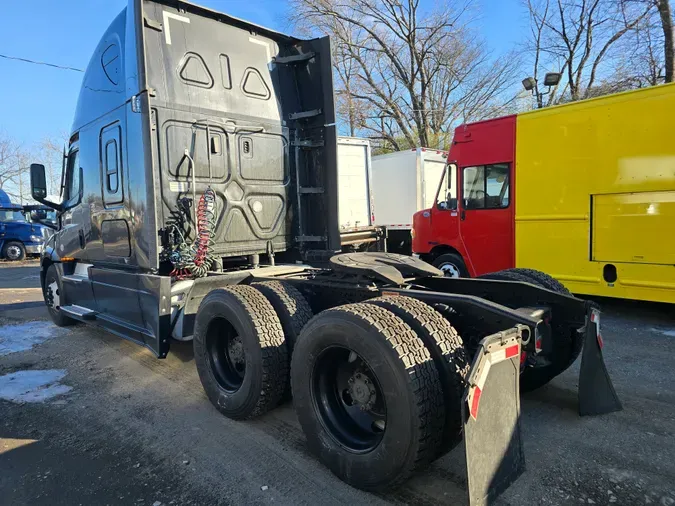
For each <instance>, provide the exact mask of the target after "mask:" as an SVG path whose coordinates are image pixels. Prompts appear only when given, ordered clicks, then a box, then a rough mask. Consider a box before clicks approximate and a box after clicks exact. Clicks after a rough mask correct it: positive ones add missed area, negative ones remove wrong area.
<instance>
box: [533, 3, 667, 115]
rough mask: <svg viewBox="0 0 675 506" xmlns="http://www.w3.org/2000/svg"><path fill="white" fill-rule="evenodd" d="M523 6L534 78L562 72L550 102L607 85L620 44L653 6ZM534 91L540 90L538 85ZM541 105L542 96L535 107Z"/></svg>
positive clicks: (579, 96) (585, 95)
mask: <svg viewBox="0 0 675 506" xmlns="http://www.w3.org/2000/svg"><path fill="white" fill-rule="evenodd" d="M651 1H654V0H651ZM526 8H527V10H528V12H529V17H530V28H531V42H530V45H529V47H528V48H529V50H530V52H531V53H532V54H533V69H534V72H535V79H536V78H537V77H538V75H540V74H541V73H542V72H546V71H559V72H561V73H562V75H563V78H562V81H561V83H560V84H559V85H558V87H556V88H554V89H553V90H551V94H550V95H549V97H548V100H547V102H548V104H551V103H556V102H559V101H565V100H580V99H582V98H589V97H591V96H595V95H597V93H598V91H599V90H597V89H595V88H597V87H598V86H599V85H601V86H599V87H600V89H605V90H606V89H608V84H607V83H608V79H607V78H608V77H611V75H610V74H611V72H612V69H611V67H612V65H613V64H616V59H617V58H618V56H619V51H618V47H619V45H618V42H619V41H621V40H622V38H624V37H626V36H627V34H630V33H632V32H635V31H636V30H637V29H638V27H639V26H640V23H641V22H643V20H645V19H646V18H647V17H648V15H649V13H650V12H651V11H652V8H653V4H649V3H645V2H640V1H632V0H526ZM610 80H611V79H610ZM535 92H536V93H540V88H539V84H538V83H537V86H536V87H535ZM538 96H539V95H538ZM548 104H547V105H548ZM543 105H544V104H543V103H542V101H541V100H540V101H539V103H538V106H539V107H542V106H543Z"/></svg>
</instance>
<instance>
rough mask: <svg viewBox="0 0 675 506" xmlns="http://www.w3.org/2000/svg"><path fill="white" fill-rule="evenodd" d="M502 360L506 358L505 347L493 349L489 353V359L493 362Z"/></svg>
mask: <svg viewBox="0 0 675 506" xmlns="http://www.w3.org/2000/svg"><path fill="white" fill-rule="evenodd" d="M502 360H506V348H502V349H500V350H497V351H493V352H492V353H490V361H491V362H492V363H493V364H496V363H497V362H501V361H502Z"/></svg>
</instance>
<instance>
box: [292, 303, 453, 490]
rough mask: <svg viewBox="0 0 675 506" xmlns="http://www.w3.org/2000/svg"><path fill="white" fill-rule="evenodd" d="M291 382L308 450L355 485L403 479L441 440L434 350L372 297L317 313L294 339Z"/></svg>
mask: <svg viewBox="0 0 675 506" xmlns="http://www.w3.org/2000/svg"><path fill="white" fill-rule="evenodd" d="M291 387H292V390H293V405H294V407H295V411H296V413H297V415H298V419H299V421H300V425H301V426H302V429H303V431H304V433H305V436H306V437H307V443H308V446H309V449H310V450H311V451H312V453H314V454H315V455H316V456H317V457H318V458H319V460H320V461H321V462H323V463H324V464H325V465H326V466H327V467H328V468H329V469H330V470H331V471H332V472H333V473H334V474H336V475H337V476H338V477H339V478H340V479H341V480H343V481H345V482H347V483H349V484H350V485H352V486H354V487H357V488H361V489H364V490H383V489H387V488H389V487H392V486H395V485H397V484H399V483H401V482H403V481H404V480H405V479H406V478H407V477H408V476H409V475H410V473H412V472H413V471H414V470H415V469H418V468H420V467H421V466H423V465H425V464H427V463H428V462H430V461H431V460H432V459H433V458H434V456H435V454H436V451H437V448H438V446H439V444H440V442H441V433H442V428H443V424H444V419H445V409H444V405H443V392H442V389H441V384H440V380H439V376H438V371H437V370H436V367H435V366H434V363H433V361H432V360H431V356H430V354H429V351H428V349H427V348H426V346H425V345H424V342H423V341H422V340H421V339H420V338H419V337H418V336H417V335H416V334H415V332H414V331H413V330H412V329H411V328H410V326H409V325H408V324H406V323H405V322H404V321H403V320H401V319H400V318H399V317H397V316H395V315H394V314H392V313H391V312H389V311H388V310H386V309H384V308H382V307H378V306H376V305H374V304H366V303H358V304H349V305H346V306H340V307H337V308H334V309H329V310H327V311H324V312H322V313H320V314H319V315H317V316H315V317H314V318H313V319H312V320H311V321H310V322H309V323H308V324H307V326H306V327H305V328H304V330H303V331H302V333H301V334H300V337H299V338H298V341H297V342H296V343H295V351H294V352H293V357H292V359H291Z"/></svg>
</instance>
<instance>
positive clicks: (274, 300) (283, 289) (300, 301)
mask: <svg viewBox="0 0 675 506" xmlns="http://www.w3.org/2000/svg"><path fill="white" fill-rule="evenodd" d="M251 286H252V287H253V288H255V289H256V290H258V291H260V292H261V293H262V294H263V295H264V296H265V298H266V299H267V300H268V301H270V303H271V304H272V307H274V310H275V311H276V312H277V316H278V317H279V320H280V321H281V326H282V328H283V329H284V338H285V339H286V350H287V351H288V365H289V367H290V362H291V356H292V355H293V346H294V345H295V341H296V340H297V339H298V336H299V335H300V332H302V329H303V328H304V326H305V325H307V322H308V321H309V320H311V319H312V316H314V313H313V312H312V308H311V307H309V303H308V302H307V299H305V297H304V296H303V295H302V294H301V293H300V292H299V291H298V289H297V288H295V287H294V286H293V285H291V284H290V283H284V282H283V281H261V282H259V283H251ZM291 397H292V395H291V383H290V381H287V382H286V386H285V388H284V394H283V396H282V397H281V403H284V402H288V401H290V400H291Z"/></svg>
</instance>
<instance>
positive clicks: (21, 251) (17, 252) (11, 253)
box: [2, 241, 26, 262]
mask: <svg viewBox="0 0 675 506" xmlns="http://www.w3.org/2000/svg"><path fill="white" fill-rule="evenodd" d="M2 257H3V258H6V259H7V260H11V261H12V262H16V261H18V260H23V259H24V258H26V248H25V247H24V246H23V243H21V242H19V241H8V242H6V243H5V245H4V246H3V248H2Z"/></svg>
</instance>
